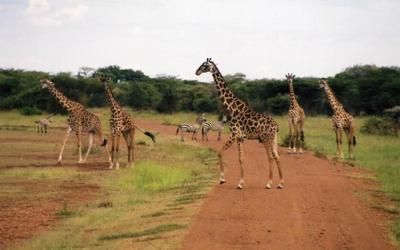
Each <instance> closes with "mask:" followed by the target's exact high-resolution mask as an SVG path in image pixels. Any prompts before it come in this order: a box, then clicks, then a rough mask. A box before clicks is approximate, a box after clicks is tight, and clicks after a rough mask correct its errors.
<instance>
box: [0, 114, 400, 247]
mask: <svg viewBox="0 0 400 250" xmlns="http://www.w3.org/2000/svg"><path fill="white" fill-rule="evenodd" d="M91 111H93V112H94V113H96V114H98V115H99V116H100V117H101V120H102V123H103V126H104V129H105V131H109V129H108V117H109V110H108V109H92V110H91ZM133 114H134V117H135V118H136V119H140V118H147V119H154V120H157V121H159V122H161V123H163V124H168V125H176V124H179V123H180V122H192V121H194V120H195V119H196V117H197V116H198V114H193V113H175V114H158V113H156V112H149V111H135V112H133ZM43 116H45V115H42V116H22V115H21V114H20V113H19V112H18V111H12V112H0V128H1V129H3V130H0V136H1V138H2V139H6V140H8V139H13V138H18V137H19V136H24V138H25V139H27V140H28V141H26V142H19V144H14V143H11V144H10V143H7V144H6V143H4V144H2V151H1V152H0V156H1V157H2V159H3V160H2V163H0V165H1V164H8V163H13V164H14V163H18V164H19V163H20V164H25V163H26V162H27V160H26V158H29V157H32V158H33V157H34V156H37V155H39V154H41V153H42V152H44V151H45V152H54V154H57V150H58V149H57V148H55V147H54V143H59V142H58V140H55V139H57V138H53V139H51V138H50V139H49V142H43V141H42V140H38V139H37V138H39V137H37V136H38V135H36V134H35V133H32V132H34V131H35V127H34V123H33V122H34V120H37V119H38V118H41V117H43ZM206 116H207V119H208V120H211V121H213V120H217V116H216V115H212V114H206ZM52 119H53V120H54V123H52V126H53V127H57V128H62V127H64V128H65V127H66V117H65V116H61V115H56V116H54V117H53V118H52ZM274 119H275V120H276V121H277V122H278V124H279V126H280V132H279V138H280V142H283V140H284V139H285V136H286V135H287V134H288V124H287V118H286V117H285V116H274ZM365 120H366V117H357V118H356V122H357V124H358V128H360V127H361V125H362V123H363V122H364V121H365ZM21 125H23V130H21V131H19V130H16V131H14V130H13V128H18V126H21ZM5 127H8V128H10V129H11V130H4V128H5ZM226 127H227V126H226ZM1 131H3V132H1ZM49 131H50V133H53V131H52V127H50V130H49ZM227 131H228V129H227V128H226V129H225V133H227ZM60 133H61V132H60ZM304 133H305V141H306V144H307V147H308V148H309V149H310V150H312V151H314V152H315V154H316V155H317V156H319V157H325V156H326V157H328V158H331V159H332V158H334V157H335V154H336V145H335V135H334V132H333V130H332V123H331V119H330V117H328V116H318V117H307V119H306V121H305V129H304ZM50 141H51V142H52V143H53V144H51V143H50ZM71 141H72V142H71ZM136 142H138V143H137V147H136V149H135V152H136V157H137V158H136V159H137V163H136V167H135V168H130V169H120V170H119V171H106V172H103V171H100V172H91V173H90V176H89V175H86V174H84V173H79V172H77V171H76V170H74V169H67V168H60V169H57V168H45V169H42V168H24V169H14V168H13V169H9V170H1V171H0V181H7V180H14V179H16V178H17V179H30V180H33V181H34V180H41V181H43V180H47V179H48V180H58V179H60V178H61V179H60V180H65V179H76V178H78V179H80V180H82V181H84V182H89V183H95V184H96V185H99V186H101V187H102V188H103V190H104V191H103V192H104V193H105V194H104V196H103V197H101V198H100V199H101V200H99V201H96V202H95V203H94V204H91V205H89V206H87V207H85V208H82V209H81V210H80V212H79V214H78V215H76V216H73V217H71V218H68V219H65V220H64V221H63V223H62V224H61V225H60V226H58V227H57V228H56V230H54V231H52V232H47V233H46V234H44V235H41V236H40V237H38V238H35V239H33V240H32V241H29V242H28V243H27V244H26V245H23V247H22V248H30V249H31V248H32V249H43V248H50V249H58V248H77V247H84V248H88V247H89V248H90V247H101V248H124V247H128V246H130V245H129V244H130V243H129V242H130V241H129V240H128V241H126V238H124V237H122V238H119V239H118V240H112V241H107V240H103V241H99V237H102V236H107V235H114V234H115V233H114V232H116V231H117V232H128V234H136V233H139V234H140V233H141V232H144V231H146V230H147V229H149V228H150V229H152V228H153V229H154V228H157V227H158V226H160V225H165V224H176V225H187V224H188V223H189V219H188V216H190V215H191V214H193V211H192V210H191V209H190V207H191V206H192V204H193V202H196V201H197V200H198V199H202V198H204V197H205V195H206V191H207V190H208V188H209V187H210V182H211V181H212V180H214V177H215V174H216V172H217V171H216V170H215V165H216V163H217V157H216V154H215V152H214V151H212V150H208V149H202V148H199V147H197V146H196V145H195V143H193V142H191V141H187V142H185V144H182V143H180V142H179V139H178V138H176V137H169V136H159V137H158V138H157V144H156V145H153V144H151V143H149V140H148V138H146V137H144V136H143V135H141V134H140V133H138V136H137V138H136ZM142 142H144V143H142ZM357 142H358V144H357V146H356V149H355V157H356V159H355V160H354V161H351V162H350V161H347V162H349V163H351V164H352V165H356V166H360V167H364V168H366V169H369V170H371V173H372V176H370V177H369V178H373V179H376V180H377V181H378V182H379V184H380V190H381V191H383V192H384V193H385V194H386V195H387V196H388V197H390V198H391V199H392V200H393V201H394V206H386V205H385V206H384V207H385V209H382V210H384V211H386V210H387V212H388V213H391V214H396V213H397V211H400V181H399V180H400V153H399V152H400V140H399V139H398V138H394V137H389V136H377V135H366V134H361V133H360V132H359V130H358V131H357ZM70 143H71V144H69V145H67V147H66V153H65V154H67V152H68V150H69V153H70V155H71V152H72V156H71V157H72V158H73V159H75V158H76V155H74V154H73V148H74V146H75V144H74V141H73V139H72V140H70ZM32 145H34V146H32ZM39 145H40V146H39ZM343 149H344V152H345V156H347V154H346V152H347V147H346V143H344V144H343ZM123 150H124V148H123V149H122V152H121V155H125V152H124V151H123ZM15 151H18V152H24V153H25V154H26V157H25V158H24V159H19V158H15V157H14V158H12V157H11V156H9V155H10V154H11V153H12V152H15ZM91 157H92V158H89V160H91V161H92V160H93V161H94V159H99V157H102V156H101V153H100V155H97V154H95V155H94V156H91ZM96 157H97V158H96ZM55 158H56V156H55ZM121 159H124V157H121ZM89 160H88V161H89ZM124 160H126V159H124ZM33 161H34V160H33ZM7 195H9V193H7ZM104 201H107V202H109V203H107V204H112V206H99V204H100V203H101V202H104ZM68 211H69V210H68ZM72 212H75V211H72ZM170 213H172V214H170ZM152 214H154V215H156V216H151V215H152ZM177 214H178V215H179V216H177ZM171 216H172V217H173V218H174V221H172V222H171V221H170V218H172V217H171ZM155 217H156V218H157V223H155V222H154V218H155ZM132 228H135V231H134V232H132ZM391 228H392V231H393V233H394V237H393V238H397V239H400V221H399V220H397V221H395V222H394V223H393V224H392V227H391ZM170 233H171V234H172V235H173V236H172V239H173V240H172V243H170V244H171V245H174V244H175V245H179V240H180V239H181V238H182V237H181V236H179V235H178V234H174V233H173V231H171V232H170ZM122 234H124V233H122ZM124 239H125V240H124ZM131 240H132V238H131ZM152 241H153V242H152V243H153V244H155V246H163V240H162V237H159V236H157V237H154V239H153V240H152ZM107 242H113V244H112V245H111V244H108V243H107ZM138 244H139V243H138ZM143 244H144V245H140V244H139V246H142V247H144V248H146V245H145V243H143ZM147 247H148V246H147ZM148 248H150V247H148Z"/></svg>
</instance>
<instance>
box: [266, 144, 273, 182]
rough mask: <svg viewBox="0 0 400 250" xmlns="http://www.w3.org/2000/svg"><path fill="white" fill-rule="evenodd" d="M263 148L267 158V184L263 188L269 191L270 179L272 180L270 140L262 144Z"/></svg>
mask: <svg viewBox="0 0 400 250" xmlns="http://www.w3.org/2000/svg"><path fill="white" fill-rule="evenodd" d="M264 147H265V151H266V152H267V156H268V162H269V164H268V166H269V179H268V182H267V185H266V186H265V188H266V189H271V188H272V179H273V172H272V161H273V159H274V158H273V155H272V142H271V140H267V141H265V142H264Z"/></svg>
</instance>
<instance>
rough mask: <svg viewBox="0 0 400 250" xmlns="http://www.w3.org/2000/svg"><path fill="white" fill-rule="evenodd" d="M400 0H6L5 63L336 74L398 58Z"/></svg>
mask: <svg viewBox="0 0 400 250" xmlns="http://www.w3.org/2000/svg"><path fill="white" fill-rule="evenodd" d="M399 13H400V1H398V0H380V1H376V0H351V1H349V0H298V1H296V0H248V1H243V0H196V1H194V0H64V1H61V0H0V67H3V68H4V67H5V68H10V67H14V68H22V69H28V70H44V71H48V72H52V73H55V72H59V71H71V72H77V71H78V69H79V67H81V66H90V67H94V68H96V67H101V66H106V65H120V66H121V67H123V68H133V69H140V70H142V71H143V72H144V73H145V74H148V75H151V76H155V75H157V74H168V75H175V76H179V77H181V78H184V79H198V80H203V81H207V80H210V76H201V77H196V76H195V75H194V71H195V70H196V68H197V67H198V66H199V65H200V64H201V63H202V62H203V61H204V60H205V58H206V57H212V58H213V59H214V61H215V62H217V63H218V65H219V68H220V70H221V71H222V73H223V74H233V73H236V72H243V73H245V74H246V75H247V76H248V78H264V77H266V78H283V77H284V74H285V73H287V72H294V73H295V74H296V75H298V76H318V77H322V76H324V77H325V76H330V75H334V74H335V73H338V72H339V71H341V70H343V69H344V68H346V67H348V66H350V65H354V64H376V65H379V66H390V65H397V66H399V65H400V14H399Z"/></svg>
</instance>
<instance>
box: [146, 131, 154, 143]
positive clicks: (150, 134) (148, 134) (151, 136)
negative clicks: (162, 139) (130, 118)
mask: <svg viewBox="0 0 400 250" xmlns="http://www.w3.org/2000/svg"><path fill="white" fill-rule="evenodd" d="M144 134H145V135H147V136H148V137H150V138H151V140H152V141H153V142H154V143H156V137H155V135H154V134H152V133H150V132H148V131H146V132H144Z"/></svg>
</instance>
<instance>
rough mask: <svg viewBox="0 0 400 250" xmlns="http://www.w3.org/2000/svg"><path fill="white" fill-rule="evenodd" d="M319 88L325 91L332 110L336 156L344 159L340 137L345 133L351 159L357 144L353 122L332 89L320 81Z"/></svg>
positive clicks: (326, 83) (323, 80) (323, 81)
mask: <svg viewBox="0 0 400 250" xmlns="http://www.w3.org/2000/svg"><path fill="white" fill-rule="evenodd" d="M319 87H320V88H323V89H324V90H325V93H326V96H327V98H328V100H329V104H330V106H331V108H332V110H333V115H332V124H333V130H334V131H335V135H336V156H338V157H340V159H343V158H344V157H343V150H342V137H343V132H345V134H346V136H347V141H348V145H349V159H352V158H353V150H354V146H355V145H356V143H357V142H356V136H355V130H356V124H355V120H354V118H353V117H352V116H351V115H349V114H348V113H347V112H346V111H345V110H344V108H343V105H342V104H341V103H340V102H339V101H338V100H337V99H336V97H335V95H334V94H333V91H332V89H331V88H330V87H329V85H328V81H327V80H325V79H322V80H320V81H319Z"/></svg>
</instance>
